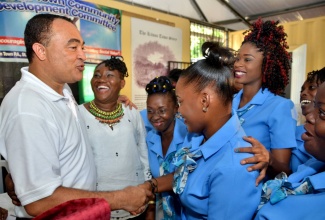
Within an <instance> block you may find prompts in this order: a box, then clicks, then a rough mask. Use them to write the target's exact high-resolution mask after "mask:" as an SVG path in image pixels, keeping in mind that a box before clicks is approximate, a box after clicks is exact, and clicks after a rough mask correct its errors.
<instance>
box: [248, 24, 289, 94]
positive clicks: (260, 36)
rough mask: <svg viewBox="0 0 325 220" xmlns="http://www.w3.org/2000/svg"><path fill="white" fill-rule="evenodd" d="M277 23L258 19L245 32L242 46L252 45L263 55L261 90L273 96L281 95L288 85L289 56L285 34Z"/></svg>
mask: <svg viewBox="0 0 325 220" xmlns="http://www.w3.org/2000/svg"><path fill="white" fill-rule="evenodd" d="M278 24H279V21H265V22H263V21H262V19H261V18H259V19H258V20H257V21H256V22H254V23H253V24H252V27H251V28H250V29H249V30H247V31H245V32H244V33H243V34H244V35H245V34H246V36H245V38H244V41H243V42H242V45H243V44H245V43H252V44H253V45H255V46H256V47H257V48H258V49H259V51H260V52H262V53H263V63H262V73H263V79H262V89H265V88H268V89H269V90H270V91H271V92H273V93H274V94H277V95H279V94H283V92H284V89H285V87H286V86H287V85H288V83H289V72H290V69H291V56H290V54H289V53H288V52H287V49H288V48H289V47H288V45H287V42H286V37H287V34H286V33H285V32H284V29H283V26H282V25H280V26H278Z"/></svg>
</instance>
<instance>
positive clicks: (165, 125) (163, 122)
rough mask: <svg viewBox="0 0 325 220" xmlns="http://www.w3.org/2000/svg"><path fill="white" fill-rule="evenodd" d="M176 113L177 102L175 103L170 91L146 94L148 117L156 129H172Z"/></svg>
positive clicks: (162, 130) (160, 130)
mask: <svg viewBox="0 0 325 220" xmlns="http://www.w3.org/2000/svg"><path fill="white" fill-rule="evenodd" d="M176 113H177V103H175V101H174V100H173V98H172V97H171V94H170V93H166V94H162V93H157V94H151V95H149V96H148V98H147V115H148V119H149V121H150V123H151V124H152V126H153V127H154V128H155V129H156V130H157V131H159V132H165V131H173V130H174V125H175V114H176Z"/></svg>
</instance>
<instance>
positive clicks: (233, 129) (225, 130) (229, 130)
mask: <svg viewBox="0 0 325 220" xmlns="http://www.w3.org/2000/svg"><path fill="white" fill-rule="evenodd" d="M240 128H241V126H240V122H239V119H238V117H237V114H236V112H235V111H234V110H232V116H231V118H230V119H229V120H228V121H227V122H226V124H224V125H223V126H222V127H221V128H220V129H219V130H218V131H217V132H216V133H215V134H214V135H212V137H210V138H209V140H207V141H206V142H205V143H204V144H202V145H201V146H200V144H201V143H202V141H203V135H200V136H198V137H193V139H192V148H193V150H196V149H198V147H199V146H200V148H201V151H202V154H203V157H204V158H205V159H207V158H209V157H210V156H212V155H213V154H215V153H216V152H218V151H219V150H220V149H221V148H222V147H223V146H224V145H226V144H227V143H228V142H231V140H232V138H233V137H234V136H235V134H236V133H237V132H238V130H239V129H240Z"/></svg>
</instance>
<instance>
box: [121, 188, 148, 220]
mask: <svg viewBox="0 0 325 220" xmlns="http://www.w3.org/2000/svg"><path fill="white" fill-rule="evenodd" d="M120 192H121V193H119V195H117V196H120V198H119V199H121V200H120V201H121V203H122V204H121V207H122V209H124V210H126V211H128V212H130V213H131V214H132V215H137V214H140V213H142V212H144V211H145V209H146V208H147V205H148V202H149V200H152V199H154V195H153V194H152V192H151V191H149V190H146V189H144V188H141V187H139V186H128V187H126V188H124V189H123V190H121V191H120Z"/></svg>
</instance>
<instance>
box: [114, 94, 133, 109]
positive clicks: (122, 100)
mask: <svg viewBox="0 0 325 220" xmlns="http://www.w3.org/2000/svg"><path fill="white" fill-rule="evenodd" d="M117 102H120V103H123V104H124V105H125V107H129V108H130V109H132V108H135V109H138V107H137V106H136V105H135V104H134V103H133V102H131V100H130V99H129V98H128V97H127V96H126V95H119V97H118V99H117Z"/></svg>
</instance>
